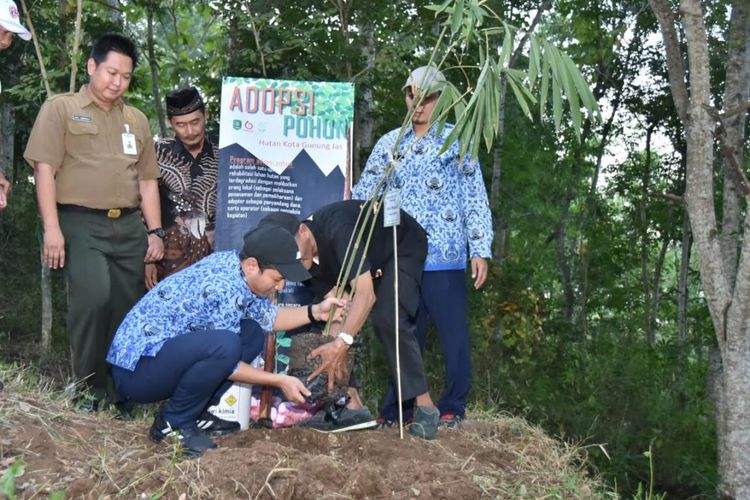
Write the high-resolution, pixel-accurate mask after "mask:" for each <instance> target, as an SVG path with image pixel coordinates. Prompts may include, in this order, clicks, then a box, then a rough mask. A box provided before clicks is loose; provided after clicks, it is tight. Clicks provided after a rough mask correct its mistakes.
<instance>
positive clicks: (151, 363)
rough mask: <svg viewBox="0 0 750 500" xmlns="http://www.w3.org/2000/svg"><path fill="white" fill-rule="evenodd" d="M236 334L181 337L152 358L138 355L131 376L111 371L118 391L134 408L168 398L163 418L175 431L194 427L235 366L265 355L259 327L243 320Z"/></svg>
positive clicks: (123, 371) (210, 332) (201, 333)
mask: <svg viewBox="0 0 750 500" xmlns="http://www.w3.org/2000/svg"><path fill="white" fill-rule="evenodd" d="M240 330H241V333H240V335H237V334H236V333H232V332H230V331H227V330H202V331H196V332H189V333H185V334H184V335H179V336H177V337H174V338H172V339H169V340H168V341H167V342H165V343H164V345H163V346H162V348H161V349H160V350H159V352H158V353H157V355H156V356H154V357H150V356H142V357H141V359H140V360H139V361H138V364H137V365H136V367H135V370H134V371H130V370H126V369H124V368H120V367H118V366H113V367H112V377H113V378H114V382H115V387H116V389H117V392H118V393H119V395H120V396H121V397H123V398H124V399H125V400H129V401H133V402H136V403H154V402H157V401H162V400H164V399H168V401H167V404H166V405H165V407H164V412H163V416H164V419H165V420H166V421H167V422H169V423H170V424H171V425H172V426H173V427H174V428H176V429H185V428H192V427H195V425H196V423H195V422H196V420H197V418H198V417H199V416H200V414H201V413H202V412H203V411H204V410H205V409H206V408H207V407H208V406H210V404H215V403H218V401H219V398H220V397H221V395H222V394H223V393H224V392H225V391H226V390H227V389H228V388H229V387H230V386H231V384H232V382H231V381H229V380H227V377H229V376H230V375H231V374H232V372H233V371H234V369H235V367H236V366H237V363H239V362H240V360H242V361H245V362H246V363H249V362H251V361H252V360H253V359H255V357H256V356H257V355H258V354H260V352H261V351H262V350H263V345H264V334H263V331H262V329H261V328H260V325H258V323H256V322H255V321H252V320H244V321H243V322H242V323H241V329H240Z"/></svg>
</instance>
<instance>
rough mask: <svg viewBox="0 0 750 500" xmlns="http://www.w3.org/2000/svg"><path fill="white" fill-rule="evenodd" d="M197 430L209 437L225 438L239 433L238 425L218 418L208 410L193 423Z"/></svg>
mask: <svg viewBox="0 0 750 500" xmlns="http://www.w3.org/2000/svg"><path fill="white" fill-rule="evenodd" d="M195 423H196V424H197V425H198V428H199V429H201V430H202V431H203V432H205V433H206V434H208V435H209V436H217V437H218V436H226V435H227V434H234V433H235V432H239V431H240V423H239V422H232V421H231V420H224V419H223V418H219V417H217V416H216V415H214V414H213V413H211V412H210V411H208V410H204V411H203V413H201V415H200V417H198V420H196V422H195Z"/></svg>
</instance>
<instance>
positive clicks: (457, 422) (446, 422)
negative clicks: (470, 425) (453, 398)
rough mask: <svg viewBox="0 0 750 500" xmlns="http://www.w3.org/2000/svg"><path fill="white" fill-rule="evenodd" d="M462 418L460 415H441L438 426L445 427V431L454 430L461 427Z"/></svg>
mask: <svg viewBox="0 0 750 500" xmlns="http://www.w3.org/2000/svg"><path fill="white" fill-rule="evenodd" d="M463 419H464V417H462V416H461V415H455V414H453V413H443V414H442V415H440V422H439V423H438V426H440V427H445V428H446V429H456V428H458V427H460V426H461V422H462V421H463Z"/></svg>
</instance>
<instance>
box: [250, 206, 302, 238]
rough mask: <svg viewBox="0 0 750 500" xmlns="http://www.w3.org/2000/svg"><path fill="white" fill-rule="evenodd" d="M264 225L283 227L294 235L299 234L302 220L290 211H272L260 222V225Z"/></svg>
mask: <svg viewBox="0 0 750 500" xmlns="http://www.w3.org/2000/svg"><path fill="white" fill-rule="evenodd" d="M264 225H273V226H279V227H283V228H284V229H286V230H287V231H289V232H290V233H291V234H292V236H294V235H296V234H297V230H298V229H299V225H300V222H299V219H298V218H297V217H296V216H294V215H293V214H290V213H289V212H271V213H270V214H268V215H266V216H265V217H263V218H262V219H261V220H260V222H259V223H258V226H264Z"/></svg>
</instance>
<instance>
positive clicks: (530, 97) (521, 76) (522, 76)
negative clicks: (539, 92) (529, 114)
mask: <svg viewBox="0 0 750 500" xmlns="http://www.w3.org/2000/svg"><path fill="white" fill-rule="evenodd" d="M508 73H509V74H511V75H513V77H514V78H515V80H516V83H518V87H519V89H520V90H521V92H523V94H524V96H525V97H526V100H527V101H529V102H530V103H531V104H536V101H537V99H536V97H535V96H534V94H533V93H532V92H531V89H529V88H528V87H527V86H526V85H525V84H524V81H525V80H526V81H527V80H528V78H527V75H526V73H524V72H523V71H521V70H520V69H509V70H508Z"/></svg>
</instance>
